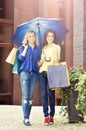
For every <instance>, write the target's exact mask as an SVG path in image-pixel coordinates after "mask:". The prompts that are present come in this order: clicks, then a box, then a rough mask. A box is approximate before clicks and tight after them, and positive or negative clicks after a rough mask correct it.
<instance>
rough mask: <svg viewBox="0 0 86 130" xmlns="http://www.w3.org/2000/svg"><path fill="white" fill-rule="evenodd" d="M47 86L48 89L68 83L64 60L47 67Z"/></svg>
mask: <svg viewBox="0 0 86 130" xmlns="http://www.w3.org/2000/svg"><path fill="white" fill-rule="evenodd" d="M47 76H48V84H49V85H48V86H49V88H50V89H54V88H63V87H68V86H69V85H70V82H69V75H68V68H67V63H66V62H61V63H58V64H57V65H53V66H49V67H48V73H47Z"/></svg>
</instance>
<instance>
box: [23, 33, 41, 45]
mask: <svg viewBox="0 0 86 130" xmlns="http://www.w3.org/2000/svg"><path fill="white" fill-rule="evenodd" d="M29 33H34V35H35V37H36V41H35V45H36V46H38V45H39V43H38V38H37V36H36V33H35V32H34V31H29V32H27V33H26V34H25V36H24V39H23V41H22V44H26V43H28V34H29Z"/></svg>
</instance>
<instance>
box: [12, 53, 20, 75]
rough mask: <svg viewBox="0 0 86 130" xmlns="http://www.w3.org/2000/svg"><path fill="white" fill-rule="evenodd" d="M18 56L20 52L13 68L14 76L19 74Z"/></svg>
mask: <svg viewBox="0 0 86 130" xmlns="http://www.w3.org/2000/svg"><path fill="white" fill-rule="evenodd" d="M17 55H18V51H17V52H16V56H15V61H14V65H13V68H12V73H13V74H19V68H20V61H19V59H18V57H17Z"/></svg>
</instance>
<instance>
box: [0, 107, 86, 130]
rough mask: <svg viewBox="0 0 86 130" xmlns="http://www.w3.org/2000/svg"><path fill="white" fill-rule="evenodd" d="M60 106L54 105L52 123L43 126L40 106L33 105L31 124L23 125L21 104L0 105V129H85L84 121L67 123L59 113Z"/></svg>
mask: <svg viewBox="0 0 86 130" xmlns="http://www.w3.org/2000/svg"><path fill="white" fill-rule="evenodd" d="M60 108H61V107H60V106H56V107H55V109H56V112H55V116H54V120H55V123H54V125H48V126H44V124H43V121H44V117H43V111H42V106H33V107H32V111H31V116H30V122H31V124H32V126H25V125H24V124H23V113H22V107H21V106H16V105H0V130H28V129H29V130H86V123H74V124H70V123H68V119H67V118H66V117H64V116H62V115H61V114H60Z"/></svg>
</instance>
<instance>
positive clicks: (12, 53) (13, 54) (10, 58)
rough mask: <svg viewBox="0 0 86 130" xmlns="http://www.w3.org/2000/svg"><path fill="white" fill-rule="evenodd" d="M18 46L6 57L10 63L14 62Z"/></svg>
mask: <svg viewBox="0 0 86 130" xmlns="http://www.w3.org/2000/svg"><path fill="white" fill-rule="evenodd" d="M17 50H18V48H15V47H13V48H12V50H11V52H10V53H9V55H8V57H7V58H6V62H7V63H9V64H12V65H13V64H14V60H15V57H16V52H17Z"/></svg>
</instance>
